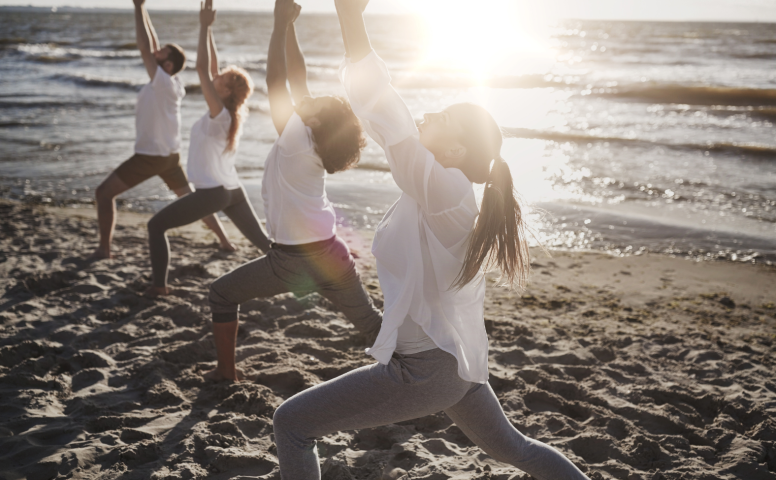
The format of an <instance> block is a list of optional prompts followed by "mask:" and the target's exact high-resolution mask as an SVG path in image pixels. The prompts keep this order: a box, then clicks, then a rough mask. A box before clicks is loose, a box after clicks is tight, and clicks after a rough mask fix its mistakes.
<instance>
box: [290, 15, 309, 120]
mask: <svg viewBox="0 0 776 480" xmlns="http://www.w3.org/2000/svg"><path fill="white" fill-rule="evenodd" d="M301 10H302V7H301V6H300V5H297V6H296V16H295V18H294V21H296V18H299V12H300V11H301ZM286 63H287V64H288V67H287V68H288V84H289V86H290V87H291V97H293V99H294V103H295V104H297V105H299V104H300V103H301V102H302V98H304V97H305V96H309V95H310V89H309V88H308V87H307V67H306V66H305V62H304V54H303V53H302V49H301V48H299V41H298V40H297V38H296V27H295V26H294V23H291V24H290V25H289V26H288V30H287V31H286Z"/></svg>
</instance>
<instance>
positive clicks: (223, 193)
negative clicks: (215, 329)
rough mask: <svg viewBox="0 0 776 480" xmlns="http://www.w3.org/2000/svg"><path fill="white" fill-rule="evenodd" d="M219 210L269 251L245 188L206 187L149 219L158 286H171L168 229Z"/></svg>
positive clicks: (152, 256)
mask: <svg viewBox="0 0 776 480" xmlns="http://www.w3.org/2000/svg"><path fill="white" fill-rule="evenodd" d="M216 212H224V213H225V214H226V216H227V217H229V219H230V220H231V221H232V223H234V225H235V226H236V227H237V228H238V229H239V230H240V232H242V234H243V235H245V238H247V239H248V240H249V241H250V242H251V243H252V244H254V245H255V246H256V247H258V248H259V249H261V250H262V251H265V252H266V251H267V250H269V244H270V242H269V240H268V239H267V235H266V234H265V233H264V230H263V229H262V228H261V224H260V223H259V217H257V216H256V212H255V211H254V210H253V207H252V206H251V204H250V203H249V202H248V197H247V196H246V195H245V192H244V191H243V189H242V187H240V188H235V189H232V190H227V189H225V188H224V187H216V188H203V189H201V190H197V191H195V192H192V193H189V194H188V195H185V196H183V197H181V198H179V199H178V200H176V201H174V202H172V203H171V204H169V205H167V206H166V207H164V208H163V209H161V210H160V211H159V213H157V214H156V215H154V216H153V218H151V220H149V221H148V247H149V250H150V251H151V271H152V273H153V277H154V279H153V284H154V286H155V287H164V286H166V285H167V270H168V269H169V267H170V244H169V242H168V241H167V230H169V229H171V228H176V227H182V226H183V225H188V224H190V223H194V222H196V221H197V220H199V219H201V218H204V217H206V216H208V215H210V214H211V213H216Z"/></svg>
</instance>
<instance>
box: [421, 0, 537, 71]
mask: <svg viewBox="0 0 776 480" xmlns="http://www.w3.org/2000/svg"><path fill="white" fill-rule="evenodd" d="M521 4H522V2H518V1H516V0H478V1H477V2H470V1H461V0H452V1H450V0H419V1H418V0H416V1H413V2H411V3H410V2H408V7H409V8H410V9H412V10H414V11H415V13H416V14H418V15H420V16H421V18H422V19H423V23H424V24H425V27H426V28H427V30H428V38H429V42H428V45H427V49H426V51H425V60H424V63H426V64H431V65H444V66H446V67H448V68H453V69H456V70H460V71H462V72H466V73H469V74H471V75H472V76H473V77H474V78H478V79H482V80H484V79H486V78H488V77H490V76H491V75H492V74H494V73H496V72H499V73H506V74H511V75H514V74H520V73H528V72H526V71H524V70H525V69H524V68H521V66H520V62H521V60H531V59H537V58H544V59H546V58H549V57H550V50H549V48H548V45H547V42H546V38H547V35H546V33H547V30H546V25H547V23H548V22H547V18H546V15H544V12H541V11H539V10H537V9H536V7H530V8H524V6H523V5H521Z"/></svg>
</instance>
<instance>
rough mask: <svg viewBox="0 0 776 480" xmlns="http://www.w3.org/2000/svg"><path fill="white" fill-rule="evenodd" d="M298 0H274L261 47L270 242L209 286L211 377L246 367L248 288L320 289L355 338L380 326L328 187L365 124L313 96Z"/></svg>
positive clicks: (334, 102) (357, 147)
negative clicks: (240, 361) (243, 323)
mask: <svg viewBox="0 0 776 480" xmlns="http://www.w3.org/2000/svg"><path fill="white" fill-rule="evenodd" d="M300 10H301V7H300V6H299V5H296V4H295V3H294V2H293V0H286V1H282V2H278V3H276V6H275V27H274V30H273V32H272V38H271V39H270V44H269V52H268V54H267V93H268V96H269V106H270V113H271V115H272V121H273V123H274V125H275V128H276V129H277V131H278V134H279V135H280V138H278V139H277V141H276V142H275V145H274V146H273V147H272V150H271V151H270V152H269V155H268V157H267V160H266V162H265V164H264V178H263V180H262V197H263V200H264V212H265V214H266V216H267V231H268V234H269V236H270V238H271V239H272V240H273V243H272V248H271V249H270V250H269V251H268V252H267V255H265V256H264V257H261V258H259V259H257V260H254V261H252V262H250V263H247V264H245V265H243V266H241V267H239V268H237V269H235V270H233V271H232V272H229V273H228V274H226V275H224V276H222V277H221V278H219V279H218V280H216V281H215V282H213V284H212V285H211V287H210V298H209V300H210V309H211V311H212V312H213V337H214V339H215V344H216V352H217V357H218V365H217V366H216V368H215V369H214V370H213V371H211V372H208V373H207V374H206V375H205V377H206V378H209V379H213V380H223V379H230V380H240V379H241V378H242V377H243V374H242V372H241V371H240V370H239V369H238V368H237V367H236V365H235V348H236V340H237V339H236V337H237V323H238V312H239V307H240V304H241V303H243V302H246V301H248V300H250V299H252V298H257V297H271V296H274V295H278V294H280V293H285V292H293V293H295V294H299V295H301V294H307V293H310V292H318V293H320V294H321V295H322V296H323V297H325V298H327V299H328V300H329V301H331V302H332V303H333V304H334V306H335V307H336V308H337V309H339V310H340V311H342V313H344V314H345V316H346V317H347V319H348V320H349V321H350V322H352V323H353V324H354V325H355V326H356V328H357V329H358V330H359V331H360V333H359V334H358V335H356V336H355V338H356V341H357V342H358V343H365V342H368V339H370V338H373V337H374V336H375V335H376V334H377V331H378V330H379V329H380V322H381V315H380V311H379V310H378V309H377V308H375V307H374V305H373V303H372V299H371V298H370V297H369V295H368V294H367V293H366V290H365V289H364V287H363V285H362V284H361V279H360V277H359V275H358V272H357V271H356V266H355V261H354V260H353V256H352V255H351V254H350V250H349V249H348V246H347V244H345V242H344V241H343V240H342V239H340V238H339V237H337V235H336V234H337V226H336V215H335V213H334V208H333V207H332V205H331V203H330V202H329V199H328V198H327V197H326V188H325V187H326V174H327V173H336V172H339V171H342V170H345V169H346V168H348V167H350V166H352V165H353V164H355V163H356V162H357V161H358V160H359V158H360V156H361V149H362V148H363V147H364V144H365V139H364V137H363V131H362V129H361V124H360V123H359V121H358V118H356V116H355V115H354V114H353V110H352V109H351V108H350V105H349V104H348V102H347V101H346V100H344V99H342V98H339V97H331V96H324V97H316V98H313V97H311V96H310V91H309V89H308V87H307V69H306V67H305V60H304V56H303V55H302V51H301V50H300V48H299V43H298V42H297V38H296V30H295V27H294V20H295V19H296V17H297V16H298V15H299V12H300ZM286 82H288V84H289V85H290V87H291V91H290V93H289V90H288V87H287V86H286ZM294 104H296V106H294Z"/></svg>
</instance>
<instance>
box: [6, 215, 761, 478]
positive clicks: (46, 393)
mask: <svg viewBox="0 0 776 480" xmlns="http://www.w3.org/2000/svg"><path fill="white" fill-rule="evenodd" d="M0 217H2V223H1V225H0V228H1V231H2V236H1V237H0V282H2V289H3V297H2V299H0V325H2V327H0V478H3V479H22V478H26V479H30V480H31V479H50V478H73V479H119V478H121V479H130V478H132V479H135V478H137V479H147V478H152V479H192V478H214V479H226V478H241V479H249V478H257V479H258V478H262V479H279V472H278V468H277V458H276V456H275V447H274V444H273V441H272V435H271V434H272V420H271V419H272V413H273V411H274V409H275V408H276V407H277V406H278V405H279V404H280V403H281V402H282V401H283V399H285V398H288V397H289V396H291V395H293V394H294V393H296V392H299V391H301V390H303V389H305V388H308V387H310V386H312V385H315V384H317V383H320V382H322V381H325V380H328V379H331V378H334V377H336V376H338V375H340V374H342V373H345V372H347V371H349V370H351V369H353V368H356V367H358V366H361V365H365V364H368V363H370V359H371V357H368V356H366V355H365V354H364V353H363V349H362V347H361V346H359V344H358V338H357V336H356V335H354V330H353V328H352V326H351V325H350V324H349V323H348V322H347V321H346V320H345V318H344V317H343V316H342V314H340V313H338V312H336V311H333V310H332V308H331V305H329V304H327V302H326V301H325V300H323V299H322V298H321V297H319V296H318V295H316V294H312V295H308V296H306V297H303V298H295V297H293V296H292V295H290V294H289V295H283V296H279V297H275V298H273V299H266V300H255V301H251V302H248V303H247V304H245V305H244V306H243V315H242V317H241V326H240V331H239V334H238V335H239V340H238V342H239V343H238V353H237V355H238V361H239V366H240V367H241V368H243V369H244V370H245V371H246V372H247V373H248V374H249V375H251V376H252V381H250V382H244V383H210V382H206V381H204V380H203V379H202V377H201V374H202V373H203V372H205V371H207V370H208V369H210V368H212V367H213V365H214V360H215V356H214V348H213V343H212V336H211V335H210V322H209V310H208V306H207V289H208V285H209V284H210V282H212V280H213V279H215V278H217V277H218V276H219V275H221V274H223V273H225V272H227V271H229V270H230V269H231V268H233V267H235V266H237V265H239V264H241V263H244V262H246V261H248V260H250V259H252V258H254V257H255V251H254V250H253V249H252V248H251V247H250V246H249V245H248V243H247V242H246V241H245V240H244V239H242V238H241V237H240V236H239V234H237V233H236V232H235V230H234V229H233V228H232V226H231V225H228V224H227V228H228V229H229V230H230V233H231V235H232V238H233V239H235V240H237V243H238V244H239V245H240V247H241V248H240V250H239V252H237V253H233V254H226V253H223V252H220V251H218V249H217V248H216V247H217V244H216V242H215V237H214V236H213V235H212V234H210V233H208V232H207V231H206V230H204V228H203V227H202V226H200V225H193V226H189V227H186V228H184V229H180V230H177V231H175V232H173V234H172V235H171V238H170V242H171V245H172V252H173V256H172V262H173V269H172V273H171V284H172V287H173V288H174V290H175V295H173V296H170V297H165V298H162V299H157V300H152V299H148V298H145V297H143V296H141V295H140V294H141V292H143V290H144V289H145V288H146V287H147V285H148V284H149V281H150V265H149V262H148V257H147V242H146V230H145V226H144V224H145V222H146V221H147V220H148V217H147V216H145V215H140V214H127V213H120V215H119V227H118V230H117V234H116V242H115V245H116V250H115V251H116V254H117V258H115V259H113V260H104V261H100V262H96V263H93V264H88V263H85V262H84V261H83V260H82V258H83V257H84V256H86V255H87V254H88V253H90V252H91V251H92V249H93V248H94V247H95V245H96V222H95V220H94V212H93V211H92V210H64V209H53V208H48V209H47V208H43V207H33V206H27V205H23V204H19V203H11V202H4V203H0ZM341 233H342V235H343V236H344V237H345V239H346V240H347V241H348V242H349V243H350V244H351V247H352V249H353V251H354V253H355V255H357V256H358V264H359V268H360V271H361V273H362V278H363V280H364V282H365V283H366V285H367V287H368V289H369V292H370V293H371V294H372V295H373V297H374V299H375V300H376V301H377V302H378V304H380V305H381V302H382V297H381V293H380V289H379V284H378V281H377V276H376V272H375V268H374V263H373V258H372V257H371V254H370V253H369V243H370V238H369V236H370V232H359V231H347V232H341ZM533 253H534V254H535V255H536V259H535V262H534V272H533V274H532V278H531V284H530V286H529V288H528V290H527V291H526V292H525V293H524V294H522V296H521V295H518V294H517V293H515V292H509V291H507V290H505V289H502V288H498V287H495V286H492V285H489V287H488V296H487V300H486V305H485V308H486V311H485V316H486V327H487V329H488V332H489V334H490V339H491V344H490V374H491V377H490V383H491V385H492V386H493V388H494V390H495V391H496V393H497V394H498V396H499V398H500V400H501V402H502V405H503V406H504V409H505V411H506V413H507V416H508V417H509V419H510V420H511V421H512V422H513V423H514V425H515V426H516V427H517V428H518V429H520V430H521V431H522V432H523V433H525V434H527V435H529V436H532V437H534V438H537V439H539V440H542V441H544V442H547V443H549V444H551V445H553V446H554V447H556V448H558V449H559V450H561V451H562V452H564V453H565V454H567V455H568V456H569V457H570V458H571V459H572V460H573V461H574V462H576V463H577V464H578V465H580V467H581V468H582V469H583V470H585V471H586V472H588V475H590V477H591V478H593V479H609V478H616V479H627V480H637V479H646V480H659V479H668V480H674V479H677V480H678V479H693V480H696V479H697V480H712V479H746V480H759V479H776V421H774V418H776V368H775V367H774V363H776V362H774V353H776V343H775V342H776V306H775V305H774V303H776V269H774V268H772V267H770V268H769V267H763V266H755V265H747V264H734V263H727V262H702V263H698V262H693V261H689V260H685V259H680V258H669V257H663V256H653V255H644V256H633V257H625V258H617V257H611V256H607V255H603V254H599V253H580V252H574V253H569V252H557V251H556V252H553V257H552V258H548V257H547V256H546V255H544V254H543V253H541V252H538V251H535V252H533ZM494 281H495V278H492V279H490V280H489V282H490V283H491V284H492V283H493V282H494ZM318 451H319V454H320V456H321V461H322V464H323V471H324V478H327V479H342V480H345V479H359V480H360V479H364V480H366V479H378V480H379V479H399V478H407V479H409V478H411V479H428V480H432V479H433V480H441V479H448V478H451V479H522V478H529V477H528V476H527V475H524V474H522V472H519V471H517V470H515V469H514V468H511V467H509V466H508V465H505V464H502V463H499V462H497V461H495V460H493V459H491V458H489V457H488V456H486V455H485V454H484V453H482V452H481V451H480V450H479V449H478V448H477V447H475V446H474V445H473V444H472V443H471V442H470V441H469V440H468V439H467V438H466V437H465V436H464V435H463V433H462V432H461V431H460V430H459V429H458V428H457V427H456V426H455V425H453V424H452V423H451V421H450V420H449V419H448V418H447V417H446V416H445V415H444V414H437V415H434V416H429V417H424V418H420V419H417V420H413V421H410V422H403V423H401V424H397V425H388V426H385V427H380V428H375V429H368V430H361V431H350V432H341V433H338V434H334V435H330V436H328V437H325V438H324V439H322V440H321V441H320V442H319V443H318Z"/></svg>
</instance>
